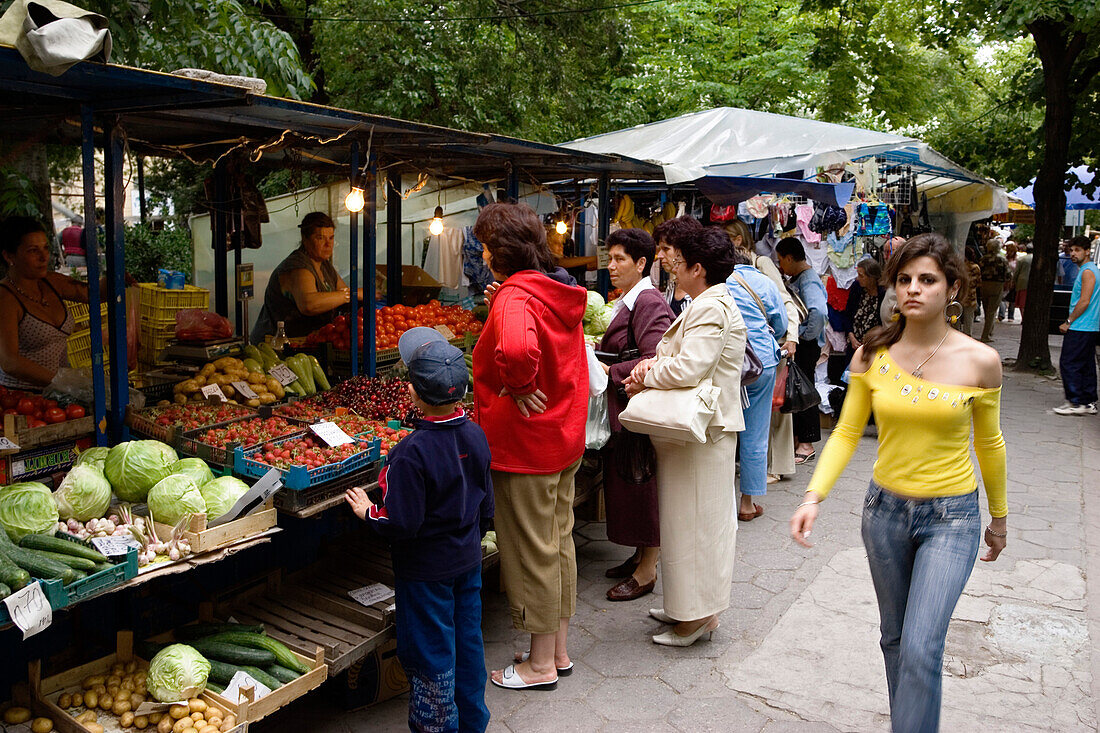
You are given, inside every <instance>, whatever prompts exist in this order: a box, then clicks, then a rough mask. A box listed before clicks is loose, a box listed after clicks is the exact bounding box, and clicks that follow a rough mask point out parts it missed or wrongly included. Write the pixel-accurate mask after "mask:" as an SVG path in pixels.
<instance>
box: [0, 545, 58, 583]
mask: <svg viewBox="0 0 1100 733" xmlns="http://www.w3.org/2000/svg"><path fill="white" fill-rule="evenodd" d="M3 553H4V554H5V555H7V556H8V559H9V560H11V561H12V562H13V563H15V564H16V565H18V566H19V567H21V568H23V569H24V570H26V571H27V572H28V573H30V574H31V575H33V576H34V577H36V578H44V579H47V580H49V579H51V578H57V579H59V580H60V581H61V582H62V583H64V584H65V585H68V584H69V583H71V582H73V581H74V580H76V571H75V570H73V569H72V568H70V567H69V566H68V565H65V564H64V563H59V562H57V561H56V560H51V559H50V558H48V557H46V556H45V555H43V554H42V553H40V552H35V551H34V550H28V549H26V548H24V547H5V548H3Z"/></svg>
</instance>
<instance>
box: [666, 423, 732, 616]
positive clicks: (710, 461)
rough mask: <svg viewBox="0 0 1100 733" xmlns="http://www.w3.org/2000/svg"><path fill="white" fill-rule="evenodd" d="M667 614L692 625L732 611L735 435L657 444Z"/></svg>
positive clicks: (727, 434)
mask: <svg viewBox="0 0 1100 733" xmlns="http://www.w3.org/2000/svg"><path fill="white" fill-rule="evenodd" d="M653 447H654V448H655V449H656V451H657V504H658V508H659V514H660V518H661V582H662V583H663V584H664V591H665V613H667V614H668V615H669V616H671V617H672V618H674V619H676V620H677V621H694V620H697V619H701V618H706V617H707V616H710V615H712V614H716V613H720V612H722V611H724V610H725V609H727V608H729V605H730V588H731V583H732V582H733V555H734V550H735V548H736V541H737V501H736V499H735V493H736V492H735V491H734V486H733V470H732V466H733V465H734V461H735V460H736V458H737V434H736V433H726V434H725V437H724V438H722V439H721V440H719V441H718V442H709V441H708V442H707V443H688V444H683V443H675V442H670V441H664V440H659V439H657V438H654V439H653Z"/></svg>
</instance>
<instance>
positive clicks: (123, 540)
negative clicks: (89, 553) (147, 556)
mask: <svg viewBox="0 0 1100 733" xmlns="http://www.w3.org/2000/svg"><path fill="white" fill-rule="evenodd" d="M91 542H92V547H94V548H96V549H97V550H99V551H100V552H102V553H103V554H104V555H106V556H107V557H115V556H118V555H123V556H125V555H126V553H127V552H128V551H129V550H130V548H131V547H132V548H134V549H135V550H140V549H141V543H139V542H138V541H137V540H135V539H134V538H133V537H131V536H129V535H124V536H120V537H93V538H92V540H91Z"/></svg>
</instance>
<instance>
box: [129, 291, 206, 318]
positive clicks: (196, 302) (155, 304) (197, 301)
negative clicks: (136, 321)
mask: <svg viewBox="0 0 1100 733" xmlns="http://www.w3.org/2000/svg"><path fill="white" fill-rule="evenodd" d="M189 308H197V309H199V310H210V291H209V290H206V289H205V288H197V287H195V286H194V285H184V286H183V290H169V289H168V288H162V287H159V286H158V285H157V284H156V283H141V318H142V320H146V321H153V322H166V321H171V322H172V323H175V321H176V311H181V310H187V309H189Z"/></svg>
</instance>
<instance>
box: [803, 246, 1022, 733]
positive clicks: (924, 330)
mask: <svg viewBox="0 0 1100 733" xmlns="http://www.w3.org/2000/svg"><path fill="white" fill-rule="evenodd" d="M886 279H887V283H888V284H890V285H893V286H894V287H895V288H896V290H897V296H898V305H897V309H898V318H897V320H896V321H894V322H893V323H892V324H890V325H889V326H887V327H886V328H882V329H877V330H875V331H872V332H871V333H870V334H868V336H867V338H866V339H865V340H864V343H863V346H861V347H860V348H859V349H858V350H857V351H856V353H855V356H854V357H853V359H852V366H851V372H852V373H851V380H850V386H849V389H848V395H847V397H846V398H845V400H844V408H843V410H842V411H841V415H840V420H839V422H838V423H837V427H836V429H835V430H834V431H833V434H832V436H831V437H830V438H829V442H828V444H827V445H826V447H825V450H824V452H823V454H822V456H821V459H820V462H819V463H818V466H817V470H816V471H815V472H814V475H813V478H811V479H810V487H809V489H808V490H807V492H806V495H805V498H804V500H803V502H802V504H800V505H799V507H798V509H797V510H796V511H795V513H794V516H792V517H791V536H792V537H793V538H794V540H795V541H796V542H798V543H800V544H802V545H804V546H806V547H810V546H811V545H810V543H809V542H808V538H809V536H810V530H811V529H812V527H813V525H814V520H815V519H816V518H817V513H818V505H819V504H820V503H821V502H822V501H824V499H825V497H826V496H827V495H828V493H829V490H830V489H831V488H832V487H833V484H834V483H835V482H836V480H837V479H838V478H839V476H840V474H841V472H842V471H843V470H844V467H845V466H846V465H847V463H848V461H849V459H850V458H851V457H852V454H853V453H854V452H855V449H856V444H857V443H858V442H859V438H860V436H861V435H862V434H863V428H864V426H865V425H866V424H867V418H868V416H869V415H870V414H871V412H872V411H874V415H875V422H876V423H877V425H878V431H879V438H878V444H879V445H878V459H877V460H876V461H875V466H874V472H873V478H872V480H871V485H870V488H869V489H868V491H867V496H866V498H865V500H864V505H863V532H862V533H863V544H864V546H865V547H866V548H867V559H868V562H869V563H870V566H871V577H872V579H873V581H874V584H875V595H876V596H877V598H878V606H879V618H880V629H881V632H882V639H881V642H880V645H881V647H882V653H883V656H884V657H885V661H886V679H887V684H888V686H889V692H890V717H891V722H892V726H893V730H894V731H895V733H901V732H904V733H912V732H916V731H920V732H924V731H936V730H938V728H939V717H940V697H941V691H942V688H941V676H942V670H943V649H944V640H945V638H946V636H947V624H948V622H949V621H950V619H951V613H952V611H953V610H954V608H955V604H956V603H957V602H958V600H959V596H960V595H961V594H962V590H963V587H964V586H965V585H966V581H967V579H968V578H969V577H970V572H971V570H972V569H973V567H974V558H975V557H976V556H977V554H978V546H979V538H980V536H981V530H980V527H981V510H980V508H979V505H978V492H977V478H976V476H975V474H974V468H973V466H972V465H971V463H970V455H969V447H970V446H969V443H970V440H969V438H970V429H971V425H973V429H974V453H975V454H976V455H977V457H978V464H979V465H980V467H981V473H982V480H983V482H984V484H985V492H986V497H987V499H988V501H989V512H990V514H991V515H992V517H993V518H992V520H991V521H990V523H989V526H987V527H986V528H985V532H984V535H985V543H986V544H987V545H988V546H989V550H988V551H987V552H986V553H985V555H983V556H982V558H981V559H982V560H985V561H986V562H992V561H993V560H996V559H997V556H998V555H999V554H1000V553H1001V550H1003V549H1004V547H1005V536H1006V535H1007V529H1006V526H1007V524H1006V517H1007V515H1008V507H1007V502H1006V471H1005V444H1004V439H1003V438H1002V436H1001V428H1000V402H1001V362H1000V357H999V356H998V354H997V352H996V351H994V350H993V349H992V348H990V347H988V346H986V345H984V344H981V343H978V342H977V341H975V340H974V339H972V338H970V337H969V336H966V335H965V334H963V333H961V332H959V331H956V330H955V329H953V328H951V327H950V322H951V320H952V318H954V317H957V316H959V315H961V311H962V308H961V306H960V305H959V303H958V301H957V296H958V295H959V293H960V291H961V290H962V289H963V288H965V287H966V285H967V282H966V280H967V272H966V270H965V269H964V265H963V262H962V259H961V258H960V257H959V255H958V254H957V253H956V252H955V251H954V250H953V249H952V247H951V245H950V243H948V241H947V240H946V239H944V238H943V237H942V236H940V235H938V234H922V235H919V236H916V237H913V238H912V239H910V240H909V241H908V242H906V243H905V244H904V245H903V246H902V247H901V248H899V249H898V250H897V251H896V252H895V253H894V255H893V257H891V258H890V261H889V262H888V263H887V266H886Z"/></svg>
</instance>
